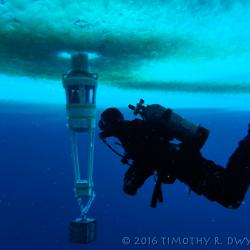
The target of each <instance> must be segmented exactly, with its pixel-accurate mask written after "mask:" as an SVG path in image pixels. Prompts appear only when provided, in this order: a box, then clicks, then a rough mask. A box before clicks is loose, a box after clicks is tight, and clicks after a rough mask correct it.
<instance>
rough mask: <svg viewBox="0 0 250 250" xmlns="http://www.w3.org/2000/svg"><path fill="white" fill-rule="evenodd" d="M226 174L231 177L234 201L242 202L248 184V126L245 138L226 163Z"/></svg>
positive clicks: (249, 129) (249, 143)
mask: <svg viewBox="0 0 250 250" xmlns="http://www.w3.org/2000/svg"><path fill="white" fill-rule="evenodd" d="M227 172H228V174H229V175H230V176H232V177H233V179H234V182H233V184H232V185H233V186H234V192H233V194H232V195H233V196H234V199H238V202H239V204H240V203H241V202H242V201H243V199H244V197H245V194H246V192H247V190H248V187H249V184H250V124H249V128H248V134H247V136H246V137H245V138H244V139H243V140H241V141H240V142H239V145H238V147H237V149H236V150H235V152H234V153H233V154H232V155H231V157H230V158H229V161H228V163H227Z"/></svg>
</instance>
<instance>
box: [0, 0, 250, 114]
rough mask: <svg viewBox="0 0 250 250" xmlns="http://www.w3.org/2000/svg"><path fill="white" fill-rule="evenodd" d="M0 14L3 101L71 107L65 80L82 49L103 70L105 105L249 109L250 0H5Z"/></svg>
mask: <svg viewBox="0 0 250 250" xmlns="http://www.w3.org/2000/svg"><path fill="white" fill-rule="evenodd" d="M0 16H1V19H0V37H1V39H0V74H2V76H3V77H1V78H0V79H1V80H0V89H1V93H2V92H3V91H2V90H10V91H8V93H4V94H3V93H2V94H1V96H0V98H1V100H11V101H26V102H30V101H31V102H42V103H44V102H45V103H63V93H62V90H61V85H60V79H61V75H62V73H63V72H65V71H67V69H68V67H69V57H70V54H71V53H73V52H78V51H81V52H88V53H89V57H90V59H91V68H92V70H93V71H95V72H98V73H99V78H100V88H99V93H98V94H99V96H100V98H98V104H101V105H107V104H119V105H125V104H126V102H127V101H128V100H127V96H128V93H129V96H130V97H131V98H130V99H131V101H132V100H134V99H135V98H136V99H138V98H140V97H143V96H146V97H147V99H148V100H149V101H151V102H153V101H158V102H161V103H165V104H166V100H167V104H169V105H170V106H176V107H179V106H181V107H201V108H203V107H227V108H233V107H235V108H247V109H249V104H248V101H247V100H248V98H249V95H250V60H249V57H250V56H249V55H250V42H249V40H250V30H249V26H250V2H249V1H247V0H209V1H208V0H189V1H187V0H168V1H163V0H154V1H149V0H144V1H141V0H140V1H139V0H137V1H136V0H134V1H133V0H126V1H125V0H96V1H80V0H73V1H66V0H54V1H50V0H36V1H26V0H3V1H1V2H0ZM6 75H7V76H9V77H10V78H12V77H15V78H13V79H12V80H10V79H7V80H6V78H5V76H6ZM20 76H22V77H27V78H31V79H34V78H35V81H34V83H33V81H31V80H29V79H26V78H19V77H20ZM9 81H11V83H9ZM28 89H29V91H28ZM41 91H42V93H44V94H45V93H46V94H45V95H43V96H42V95H41V93H40V92H41ZM152 91H153V92H152ZM15 92H16V93H15ZM24 92H26V93H27V94H28V95H25V93H24ZM28 92H29V93H28ZM131 93H132V94H131ZM130 94H131V95H130ZM116 95H119V96H120V97H124V98H119V99H120V100H119V102H118V103H116V102H114V101H111V100H110V99H111V98H110V96H116ZM232 103H233V104H232Z"/></svg>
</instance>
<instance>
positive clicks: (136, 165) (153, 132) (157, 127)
mask: <svg viewBox="0 0 250 250" xmlns="http://www.w3.org/2000/svg"><path fill="white" fill-rule="evenodd" d="M111 136H114V137H116V138H118V139H119V141H120V142H121V146H122V147H123V148H124V150H125V155H124V157H123V159H122V162H123V163H128V162H129V160H132V164H131V165H130V168H129V169H128V171H127V172H126V174H125V176H124V186H123V189H124V191H125V192H126V193H128V194H130V195H134V194H135V193H136V191H137V189H138V188H139V187H141V186H142V185H143V183H144V181H145V180H146V179H147V178H148V177H149V176H151V175H153V174H154V172H155V171H156V172H157V175H158V180H157V183H156V186H155V190H154V195H153V199H152V203H151V206H152V207H155V206H156V203H157V200H159V201H162V194H161V189H160V184H161V183H174V181H175V180H176V179H178V180H180V181H181V182H184V183H185V184H187V185H188V186H189V187H190V189H191V190H192V191H194V192H195V193H197V194H199V195H204V196H206V197H207V198H208V199H209V200H211V201H216V202H218V203H220V204H221V205H223V206H224V207H227V208H238V207H239V206H240V205H241V203H242V201H243V199H244V196H245V194H246V192H247V190H248V186H249V182H250V128H249V131H248V135H247V136H246V137H245V138H244V139H243V140H242V141H241V142H240V143H239V146H238V148H237V149H236V151H235V152H234V153H233V154H232V156H231V157H230V159H229V161H228V164H227V166H226V168H223V167H221V166H219V165H217V164H216V163H214V162H213V161H210V160H207V159H205V158H204V157H203V156H202V155H201V153H200V152H199V149H198V148H197V147H196V146H195V145H194V144H192V143H189V142H182V143H180V144H174V143H171V142H170V140H171V139H173V138H171V135H170V134H169V131H167V130H166V128H165V127H164V125H163V124H162V123H160V122H158V121H157V120H155V119H154V120H141V119H135V120H132V121H126V120H122V121H119V122H117V123H116V124H113V126H112V128H111V129H108V130H103V131H102V132H101V133H100V137H101V138H102V139H105V138H107V137H111Z"/></svg>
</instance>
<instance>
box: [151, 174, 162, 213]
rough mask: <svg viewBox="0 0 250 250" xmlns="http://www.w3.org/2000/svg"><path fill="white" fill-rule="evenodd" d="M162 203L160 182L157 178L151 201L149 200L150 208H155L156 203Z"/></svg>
mask: <svg viewBox="0 0 250 250" xmlns="http://www.w3.org/2000/svg"><path fill="white" fill-rule="evenodd" d="M158 201H159V202H163V194H162V188H161V180H160V178H159V177H157V181H156V183H155V187H154V191H153V195H152V200H151V205H150V206H151V207H152V208H156V206H157V203H158Z"/></svg>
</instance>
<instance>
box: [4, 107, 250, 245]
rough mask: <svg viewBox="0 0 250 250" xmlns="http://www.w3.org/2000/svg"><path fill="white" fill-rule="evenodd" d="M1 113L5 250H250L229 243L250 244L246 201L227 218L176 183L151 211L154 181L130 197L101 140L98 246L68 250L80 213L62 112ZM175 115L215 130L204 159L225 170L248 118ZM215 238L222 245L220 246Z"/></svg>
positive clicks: (211, 113)
mask: <svg viewBox="0 0 250 250" xmlns="http://www.w3.org/2000/svg"><path fill="white" fill-rule="evenodd" d="M0 112H1V114H0V120H1V122H0V157H1V163H0V164H1V167H0V249H3V250H17V249H25V250H47V249H48V250H57V249H58V250H59V249H60V250H64V249H65V250H66V249H67V250H69V249H89V250H91V249H98V250H99V249H116V250H119V249H183V248H184V249H201V248H202V249H236V248H237V249H249V247H250V246H248V247H247V245H246V244H245V243H244V244H243V245H242V246H240V245H239V246H237V245H236V243H235V242H233V243H232V244H229V243H230V242H228V239H229V237H235V238H236V239H240V238H244V237H248V239H250V225H249V223H250V219H249V209H250V197H249V194H248V195H247V197H246V200H245V204H244V205H242V207H241V208H240V209H238V210H227V209H225V208H223V207H221V206H219V205H218V204H216V203H214V202H210V201H208V200H207V199H206V198H204V197H202V196H198V195H196V194H193V193H192V194H191V195H189V194H188V189H187V187H186V186H185V185H184V184H182V183H179V182H177V183H175V184H174V185H172V186H164V203H163V204H159V205H158V207H157V209H152V208H150V207H149V203H150V199H151V194H152V189H153V184H154V183H153V178H151V179H150V180H149V181H147V183H146V184H145V186H144V187H143V188H142V189H140V191H139V192H138V195H137V196H136V197H129V196H127V195H125V194H124V193H123V192H122V180H123V174H124V172H125V171H126V166H123V165H121V163H120V159H119V158H117V157H116V156H114V155H113V153H112V152H111V151H110V150H109V149H108V148H106V147H105V145H103V144H102V143H101V142H100V140H99V139H98V136H96V146H95V171H94V180H95V187H96V193H97V197H96V200H95V202H94V204H93V207H92V209H91V211H90V216H92V217H94V218H96V219H97V223H98V232H97V241H96V242H93V243H91V244H88V245H72V244H70V243H69V242H68V224H69V222H70V220H72V219H74V218H76V217H77V216H78V215H79V210H78V206H77V203H76V201H75V199H74V193H73V170H72V165H71V158H70V145H69V134H68V131H67V129H66V126H65V123H66V122H65V111H64V108H63V107H55V108H51V107H37V106H34V107H29V108H28V107H27V106H25V105H20V106H18V105H16V106H15V105H13V106H11V107H10V106H7V105H6V106H2V109H1V111H0ZM178 112H179V113H181V114H182V115H184V116H185V117H186V118H189V119H192V120H193V121H195V122H198V123H201V124H202V125H204V126H206V127H207V128H209V129H210V131H211V133H210V137H209V140H208V142H207V144H206V146H205V147H204V149H203V154H204V155H205V156H206V157H208V158H210V159H213V160H215V161H216V162H217V163H220V164H223V165H225V164H226V162H227V159H228V157H229V155H230V154H231V153H232V152H233V150H234V149H235V147H236V144H237V142H238V140H239V139H240V138H242V137H243V136H244V135H245V132H246V129H247V123H248V122H249V120H250V119H249V118H250V115H249V112H225V111H220V110H201V111H197V110H178ZM98 114H99V113H98ZM97 132H98V131H97ZM186 167H187V168H188V165H187V166H186ZM124 237H129V238H130V240H131V242H130V244H129V245H124V244H123V243H122V239H123V238H124ZM168 237H169V239H170V242H169V243H167V242H166V239H167V238H168ZM173 237H175V238H178V237H179V238H180V239H181V240H183V239H184V238H185V237H188V238H189V242H188V244H183V242H182V243H181V244H179V243H180V242H179V243H176V244H175V243H173V244H171V239H172V238H173ZM190 237H194V238H195V239H196V238H200V237H206V238H209V237H210V238H211V240H210V242H209V245H208V246H205V243H204V242H203V243H202V244H196V242H195V241H194V242H193V243H192V242H191V241H190ZM215 237H219V239H220V240H221V241H222V242H223V244H222V245H215V244H214V243H213V240H214V238H215ZM163 238H165V241H164V242H165V244H163V243H164V242H163ZM230 239H231V238H230Z"/></svg>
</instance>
